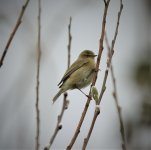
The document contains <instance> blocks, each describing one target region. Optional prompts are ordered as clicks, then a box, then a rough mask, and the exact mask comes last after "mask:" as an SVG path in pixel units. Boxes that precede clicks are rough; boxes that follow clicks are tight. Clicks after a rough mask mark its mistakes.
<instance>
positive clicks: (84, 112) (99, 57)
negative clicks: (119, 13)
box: [67, 0, 110, 150]
mask: <svg viewBox="0 0 151 150" xmlns="http://www.w3.org/2000/svg"><path fill="white" fill-rule="evenodd" d="M109 2H110V0H108V1H107V2H106V3H105V8H104V14H103V21H102V32H101V38H100V41H99V42H100V43H99V52H98V57H97V63H96V73H95V76H94V78H93V81H92V84H91V86H94V85H95V83H96V80H97V75H98V70H99V65H100V60H101V55H102V51H103V41H104V35H105V27H106V16H107V11H108V6H109ZM90 91H91V88H90ZM90 101H91V96H90V92H89V98H88V99H87V102H86V104H85V107H84V110H83V112H82V115H81V118H80V121H79V123H78V126H77V128H76V130H75V133H74V135H73V137H72V139H71V141H70V144H69V145H68V146H67V150H70V149H71V148H72V146H73V145H74V143H75V141H76V139H77V137H78V135H79V133H80V129H81V126H82V123H83V121H84V118H85V116H86V113H87V110H88V107H89V104H90Z"/></svg>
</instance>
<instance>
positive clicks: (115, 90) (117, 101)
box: [105, 34, 126, 150]
mask: <svg viewBox="0 0 151 150" xmlns="http://www.w3.org/2000/svg"><path fill="white" fill-rule="evenodd" d="M105 37H106V38H105V39H106V40H105V41H106V45H107V48H108V55H110V51H111V50H110V45H109V42H108V38H107V34H106V35H105ZM110 69H111V78H112V83H113V93H112V94H113V97H114V100H115V105H116V109H117V112H118V118H119V123H120V133H121V138H122V150H126V139H125V130H124V121H123V118H122V109H121V107H120V105H119V100H118V96H117V86H116V79H115V75H114V69H113V65H112V63H111V65H110Z"/></svg>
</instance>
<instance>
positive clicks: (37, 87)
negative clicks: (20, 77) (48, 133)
mask: <svg viewBox="0 0 151 150" xmlns="http://www.w3.org/2000/svg"><path fill="white" fill-rule="evenodd" d="M37 53H38V58H37V76H36V104H35V107H36V138H35V140H36V141H35V142H36V143H35V149H36V150H39V147H40V143H39V141H40V110H39V84H40V81H39V76H40V60H41V0H38V46H37Z"/></svg>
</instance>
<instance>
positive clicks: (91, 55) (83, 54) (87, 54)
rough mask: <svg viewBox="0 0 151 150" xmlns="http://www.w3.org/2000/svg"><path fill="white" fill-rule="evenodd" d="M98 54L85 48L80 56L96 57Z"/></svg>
mask: <svg viewBox="0 0 151 150" xmlns="http://www.w3.org/2000/svg"><path fill="white" fill-rule="evenodd" d="M96 56H97V55H95V54H94V53H93V52H92V51H90V50H84V51H82V52H81V53H80V55H79V58H94V57H96Z"/></svg>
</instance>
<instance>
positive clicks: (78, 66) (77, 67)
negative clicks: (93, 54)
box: [58, 60, 88, 86]
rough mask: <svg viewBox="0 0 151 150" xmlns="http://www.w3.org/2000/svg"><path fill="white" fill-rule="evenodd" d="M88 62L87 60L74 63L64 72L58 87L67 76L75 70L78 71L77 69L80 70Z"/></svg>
mask: <svg viewBox="0 0 151 150" xmlns="http://www.w3.org/2000/svg"><path fill="white" fill-rule="evenodd" d="M87 63H88V61H87V60H77V61H75V62H74V63H73V64H72V65H71V66H70V67H69V68H68V69H67V71H66V72H65V74H64V76H63V77H62V79H61V81H60V82H59V84H58V86H60V84H61V83H64V82H65V81H66V80H67V79H68V78H69V76H70V75H71V74H72V73H73V72H75V71H76V70H78V69H79V68H81V67H82V66H83V65H85V64H87Z"/></svg>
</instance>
